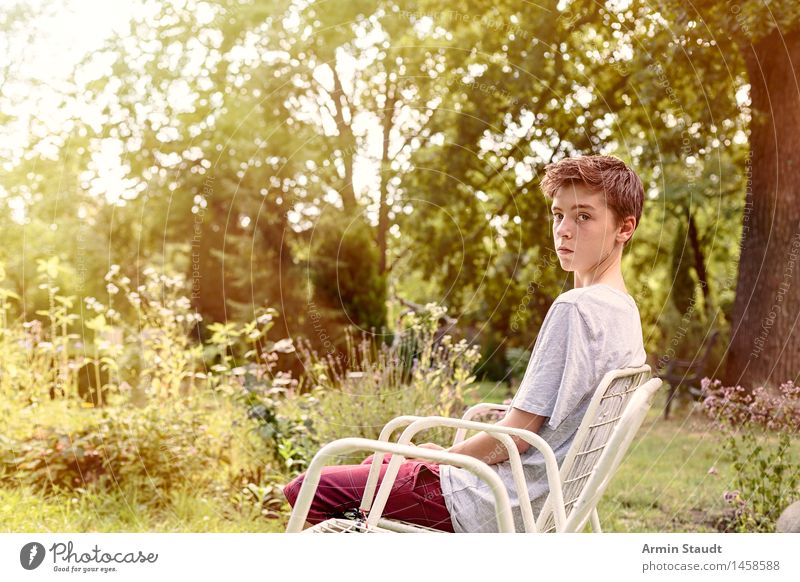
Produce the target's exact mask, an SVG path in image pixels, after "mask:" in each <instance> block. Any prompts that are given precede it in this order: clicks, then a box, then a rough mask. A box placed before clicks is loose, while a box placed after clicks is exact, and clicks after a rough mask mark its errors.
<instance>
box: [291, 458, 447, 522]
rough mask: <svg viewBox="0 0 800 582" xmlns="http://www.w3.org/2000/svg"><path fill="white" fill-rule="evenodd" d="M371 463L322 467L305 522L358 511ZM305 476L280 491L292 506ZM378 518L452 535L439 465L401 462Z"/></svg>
mask: <svg viewBox="0 0 800 582" xmlns="http://www.w3.org/2000/svg"><path fill="white" fill-rule="evenodd" d="M391 458H392V455H390V454H388V453H387V454H385V455H384V456H383V464H382V465H381V470H380V475H379V477H378V487H380V484H381V483H382V482H383V477H384V475H385V474H386V469H387V463H388V462H389V460H390V459H391ZM371 463H372V455H370V456H369V457H367V458H366V459H364V460H363V461H362V462H361V464H360V465H338V466H337V465H332V466H327V467H323V468H322V472H321V474H320V480H319V486H318V487H317V491H316V492H315V494H314V499H313V500H312V502H311V507H310V509H309V510H308V516H307V517H306V521H308V522H309V523H312V524H317V523H319V522H321V521H324V520H326V519H329V518H331V517H342V515H343V514H344V512H346V511H348V510H356V511H357V510H358V507H359V505H360V504H361V499H362V498H363V496H364V488H365V487H366V484H367V476H368V475H369V469H370V464H371ZM304 477H305V473H303V474H302V475H298V476H297V477H295V478H294V479H293V480H292V481H291V482H290V483H289V484H288V485H286V486H285V487H284V488H283V494H284V495H285V496H286V499H287V500H288V501H289V504H290V505H291V506H292V507H294V505H295V501H296V500H297V496H298V494H299V493H300V486H301V485H302V484H303V479H304ZM376 492H377V490H376ZM381 516H382V517H386V518H391V519H398V520H403V521H408V522H411V523H414V524H417V525H424V526H428V527H433V528H436V529H440V530H442V531H447V532H452V531H453V524H452V522H451V521H450V513H449V512H448V511H447V506H446V505H445V503H444V497H442V489H441V487H440V485H439V465H438V464H437V463H430V462H427V461H405V462H404V463H402V464H401V465H400V471H399V472H398V473H397V478H396V479H395V481H394V485H393V486H392V490H391V492H390V493H389V499H388V500H387V502H386V507H385V508H384V510H383V512H382V513H381Z"/></svg>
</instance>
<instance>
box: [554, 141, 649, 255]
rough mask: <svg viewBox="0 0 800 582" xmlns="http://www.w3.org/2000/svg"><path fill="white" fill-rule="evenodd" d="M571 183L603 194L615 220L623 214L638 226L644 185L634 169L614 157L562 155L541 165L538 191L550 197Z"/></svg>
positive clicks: (619, 220) (620, 218)
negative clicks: (558, 159)
mask: <svg viewBox="0 0 800 582" xmlns="http://www.w3.org/2000/svg"><path fill="white" fill-rule="evenodd" d="M573 182H577V183H580V184H584V185H586V187H587V188H589V189H590V190H593V191H594V192H598V193H600V194H605V202H606V206H608V207H609V208H611V210H613V211H614V214H615V215H616V218H617V221H618V222H622V219H623V218H625V217H626V216H634V217H635V218H636V226H635V227H634V231H635V230H636V229H637V228H639V219H640V218H641V216H642V206H643V205H644V187H643V186H642V181H641V179H640V178H639V176H637V175H636V172H634V171H633V170H631V169H630V168H629V167H628V166H627V165H625V162H623V161H622V160H620V159H619V158H615V157H614V156H579V157H575V158H564V159H563V160H560V161H558V162H556V163H554V164H548V165H547V166H545V168H544V178H542V184H541V186H542V191H543V192H544V195H545V196H546V197H547V198H548V199H550V200H552V199H553V197H554V196H555V195H556V192H558V191H559V190H560V189H561V188H563V187H564V186H566V185H568V184H571V183H573ZM631 238H633V235H631ZM629 242H630V239H628V240H627V241H625V245H626V246H627V244H628V243H629Z"/></svg>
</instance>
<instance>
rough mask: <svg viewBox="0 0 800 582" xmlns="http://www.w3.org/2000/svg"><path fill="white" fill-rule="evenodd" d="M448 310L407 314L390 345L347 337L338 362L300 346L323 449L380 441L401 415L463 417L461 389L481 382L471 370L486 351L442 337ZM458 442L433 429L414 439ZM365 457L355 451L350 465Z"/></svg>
mask: <svg viewBox="0 0 800 582" xmlns="http://www.w3.org/2000/svg"><path fill="white" fill-rule="evenodd" d="M443 312H444V309H443V308H440V307H436V306H434V305H428V306H427V307H426V310H425V312H423V313H421V314H410V315H407V316H405V317H404V318H403V319H402V321H401V329H400V330H399V332H398V334H397V336H396V338H395V342H394V344H392V346H387V345H385V344H383V343H382V342H380V341H378V340H375V339H373V338H371V337H369V336H367V335H366V334H363V335H362V338H361V341H360V342H359V343H358V345H355V343H354V342H353V340H352V337H351V335H350V332H348V335H347V337H348V353H347V354H346V355H345V357H344V358H340V359H336V358H334V357H332V356H330V355H328V356H327V357H324V358H323V357H320V356H319V355H318V354H317V353H316V352H313V351H312V350H311V349H310V347H309V346H308V345H307V344H303V343H301V344H300V345H299V346H298V348H299V349H298V351H299V352H300V354H301V356H302V357H303V360H304V365H305V368H306V376H305V377H304V379H303V380H304V384H306V385H310V393H311V395H312V396H313V397H314V398H316V399H317V404H316V406H315V407H314V409H315V417H316V418H317V419H318V421H317V425H316V431H317V440H318V441H319V442H320V443H323V444H324V443H327V442H330V441H332V440H335V439H338V438H342V437H363V438H371V439H376V438H378V436H379V434H380V431H381V429H382V428H383V426H384V425H385V424H386V423H387V422H388V421H389V420H391V419H392V418H394V417H396V416H400V415H403V414H409V415H422V416H429V415H441V416H455V415H459V416H460V414H461V413H462V411H463V408H464V397H463V390H464V388H465V387H466V386H467V385H469V384H471V383H472V382H474V381H475V377H474V376H473V375H472V370H473V368H474V366H475V365H476V364H477V362H478V360H479V359H480V353H479V348H478V346H470V345H468V344H467V342H466V340H463V339H462V340H461V341H459V342H457V343H456V342H454V341H453V338H452V337H451V336H450V335H443V336H441V337H437V334H436V328H437V323H438V320H439V317H440V316H441V314H442V313H443ZM395 436H397V435H395ZM452 436H453V431H452V430H450V429H447V430H445V429H433V430H430V431H427V432H425V433H423V435H421V436H420V438H419V439H415V441H417V442H419V440H423V441H432V442H437V441H438V442H439V444H441V445H443V446H445V445H447V446H449V445H450V444H451V441H452ZM364 456H366V455H365V454H363V453H356V454H355V455H353V458H352V459H350V460H351V461H356V459H357V458H363V457H364Z"/></svg>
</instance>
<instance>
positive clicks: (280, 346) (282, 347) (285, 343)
mask: <svg viewBox="0 0 800 582" xmlns="http://www.w3.org/2000/svg"><path fill="white" fill-rule="evenodd" d="M272 351H274V352H282V353H284V354H289V353H291V352H293V351H294V345H292V339H291V338H284V339H282V340H280V341H277V342H275V345H274V346H273V348H272Z"/></svg>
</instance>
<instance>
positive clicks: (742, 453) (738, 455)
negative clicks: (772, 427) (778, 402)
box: [724, 430, 800, 532]
mask: <svg viewBox="0 0 800 582" xmlns="http://www.w3.org/2000/svg"><path fill="white" fill-rule="evenodd" d="M795 444H796V443H794V442H793V438H792V436H791V435H790V434H789V433H788V432H783V433H780V434H778V435H777V438H770V436H769V435H764V434H761V435H757V434H755V432H754V431H751V430H745V431H743V432H740V433H739V434H738V435H735V436H734V435H731V436H729V437H728V439H727V440H726V441H725V445H724V447H725V452H726V454H727V455H728V457H729V459H730V460H731V463H732V465H733V469H734V475H735V478H734V483H735V485H734V486H735V490H733V491H727V492H726V493H725V500H726V501H728V502H729V503H731V504H732V505H734V507H735V508H736V511H735V514H734V522H733V528H734V529H735V530H736V531H739V532H774V531H775V524H776V522H777V520H778V517H780V514H781V512H782V511H783V510H784V509H785V508H786V507H787V506H788V505H789V504H791V503H792V502H793V501H794V500H796V499H800V471H798V467H797V465H796V464H795V463H794V462H793V460H792V457H791V451H792V450H793V447H794V446H795Z"/></svg>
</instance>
